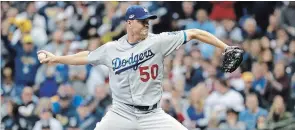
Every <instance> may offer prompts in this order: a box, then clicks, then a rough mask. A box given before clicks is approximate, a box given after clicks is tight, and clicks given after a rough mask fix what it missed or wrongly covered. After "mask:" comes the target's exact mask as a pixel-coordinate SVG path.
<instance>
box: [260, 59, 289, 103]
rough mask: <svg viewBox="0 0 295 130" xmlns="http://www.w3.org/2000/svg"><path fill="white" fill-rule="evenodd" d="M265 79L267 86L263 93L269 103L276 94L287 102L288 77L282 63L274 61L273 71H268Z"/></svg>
mask: <svg viewBox="0 0 295 130" xmlns="http://www.w3.org/2000/svg"><path fill="white" fill-rule="evenodd" d="M266 79H267V87H266V92H265V94H264V97H265V99H267V101H268V102H269V103H271V102H273V100H274V97H275V96H276V95H281V96H282V97H283V99H284V101H285V102H287V101H288V99H289V97H290V79H289V77H288V76H287V74H286V72H285V65H284V63H283V62H278V63H276V64H275V67H274V70H273V73H271V72H269V73H268V74H267V75H266Z"/></svg>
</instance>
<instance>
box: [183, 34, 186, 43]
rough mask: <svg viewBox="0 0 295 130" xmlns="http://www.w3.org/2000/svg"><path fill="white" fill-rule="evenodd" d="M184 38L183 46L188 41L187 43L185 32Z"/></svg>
mask: <svg viewBox="0 0 295 130" xmlns="http://www.w3.org/2000/svg"><path fill="white" fill-rule="evenodd" d="M183 36H184V41H183V44H185V43H186V42H187V41H186V39H187V38H186V32H185V31H183Z"/></svg>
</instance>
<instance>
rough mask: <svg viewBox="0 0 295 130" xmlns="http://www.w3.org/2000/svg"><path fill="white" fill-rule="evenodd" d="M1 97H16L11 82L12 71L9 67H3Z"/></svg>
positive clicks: (12, 82)
mask: <svg viewBox="0 0 295 130" xmlns="http://www.w3.org/2000/svg"><path fill="white" fill-rule="evenodd" d="M1 90H2V92H1V93H2V96H3V97H6V98H10V97H12V98H14V97H16V96H18V95H16V90H15V84H14V81H13V75H12V69H11V68H10V67H5V68H4V69H3V76H2V82H1Z"/></svg>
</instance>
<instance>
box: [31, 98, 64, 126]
mask: <svg viewBox="0 0 295 130" xmlns="http://www.w3.org/2000/svg"><path fill="white" fill-rule="evenodd" d="M35 113H36V115H38V116H39V118H40V120H39V121H37V122H36V124H35V126H34V128H33V130H41V129H42V130H43V129H45V128H47V129H54V130H63V128H62V125H61V123H60V122H59V121H58V120H57V119H55V118H54V117H53V113H52V109H51V101H50V99H49V98H41V99H40V100H39V102H38V105H37V107H36V111H35Z"/></svg>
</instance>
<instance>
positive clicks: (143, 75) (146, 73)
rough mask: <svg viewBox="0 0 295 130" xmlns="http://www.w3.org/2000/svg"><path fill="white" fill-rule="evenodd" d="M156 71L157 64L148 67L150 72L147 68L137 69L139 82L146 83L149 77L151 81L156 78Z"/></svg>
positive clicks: (157, 68)
mask: <svg viewBox="0 0 295 130" xmlns="http://www.w3.org/2000/svg"><path fill="white" fill-rule="evenodd" d="M158 70H159V66H158V65H157V64H153V65H152V66H151V67H150V70H149V66H141V67H139V73H140V79H141V81H142V82H147V81H149V80H150V77H152V79H156V78H157V76H158Z"/></svg>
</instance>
